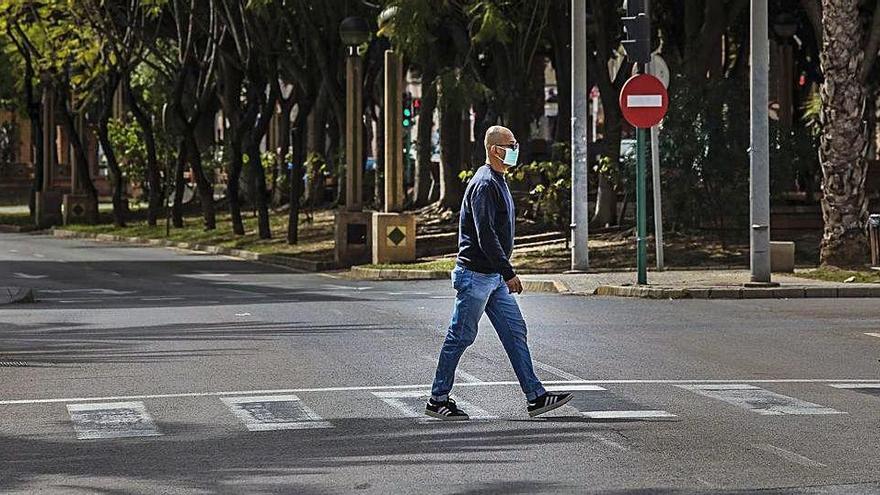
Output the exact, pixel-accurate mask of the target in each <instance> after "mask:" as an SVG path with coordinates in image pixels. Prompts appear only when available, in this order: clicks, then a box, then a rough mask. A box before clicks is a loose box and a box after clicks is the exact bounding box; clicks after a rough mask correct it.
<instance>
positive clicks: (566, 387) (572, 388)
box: [544, 383, 608, 392]
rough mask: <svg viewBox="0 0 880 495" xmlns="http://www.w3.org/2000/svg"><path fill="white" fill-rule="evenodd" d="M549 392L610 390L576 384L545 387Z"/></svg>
mask: <svg viewBox="0 0 880 495" xmlns="http://www.w3.org/2000/svg"><path fill="white" fill-rule="evenodd" d="M544 389H545V390H547V391H548V392H575V391H582V392H583V391H595V392H599V391H603V390H608V389H606V388H602V387H600V386H598V385H589V384H581V383H575V384H572V385H549V386H547V387H544Z"/></svg>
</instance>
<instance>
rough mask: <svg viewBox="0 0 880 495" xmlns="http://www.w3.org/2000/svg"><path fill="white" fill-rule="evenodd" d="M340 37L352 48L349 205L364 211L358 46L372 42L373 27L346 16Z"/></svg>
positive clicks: (348, 91) (348, 93) (348, 83)
mask: <svg viewBox="0 0 880 495" xmlns="http://www.w3.org/2000/svg"><path fill="white" fill-rule="evenodd" d="M339 37H340V38H341V39H342V43H344V44H345V45H346V46H347V47H348V57H347V58H346V60H345V71H346V72H345V102H346V112H345V115H346V117H345V158H346V162H347V164H346V165H347V166H346V171H345V178H346V186H345V188H346V191H345V192H346V194H345V204H346V209H347V210H348V211H361V210H362V209H363V191H361V189H362V188H361V180H362V178H363V171H362V164H361V155H362V154H363V143H362V132H361V125H362V123H363V122H362V118H361V114H362V112H361V107H362V94H361V93H362V89H361V86H363V76H362V74H361V59H360V57H359V56H358V51H357V47H358V45H361V44H363V43H366V42H367V41H368V40H369V39H370V26H369V25H368V24H367V21H366V20H365V19H364V18H362V17H346V18H345V19H343V20H342V22H341V23H340V24H339Z"/></svg>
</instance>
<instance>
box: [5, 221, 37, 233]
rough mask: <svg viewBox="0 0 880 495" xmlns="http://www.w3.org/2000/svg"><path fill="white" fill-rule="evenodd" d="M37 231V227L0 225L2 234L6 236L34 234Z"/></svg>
mask: <svg viewBox="0 0 880 495" xmlns="http://www.w3.org/2000/svg"><path fill="white" fill-rule="evenodd" d="M37 229H38V227H37V226H35V225H9V224H5V223H2V224H0V233H4V234H24V233H28V232H33V231H35V230H37Z"/></svg>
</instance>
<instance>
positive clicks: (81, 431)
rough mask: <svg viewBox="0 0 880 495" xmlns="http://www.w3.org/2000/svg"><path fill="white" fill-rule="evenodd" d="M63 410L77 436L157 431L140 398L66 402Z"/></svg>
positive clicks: (153, 433)
mask: <svg viewBox="0 0 880 495" xmlns="http://www.w3.org/2000/svg"><path fill="white" fill-rule="evenodd" d="M67 412H68V413H69V414H70V419H71V421H73V429H74V430H75V431H76V437H77V438H78V439H80V440H93V439H101V438H127V437H154V436H159V435H161V433H159V430H158V429H157V428H156V424H155V423H154V422H153V418H151V417H150V415H149V414H148V413H147V409H146V408H145V407H144V403H143V402H110V403H99V404H68V405H67Z"/></svg>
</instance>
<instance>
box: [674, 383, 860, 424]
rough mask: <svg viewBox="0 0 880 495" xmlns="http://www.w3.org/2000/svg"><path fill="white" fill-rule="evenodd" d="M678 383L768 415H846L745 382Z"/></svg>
mask: <svg viewBox="0 0 880 495" xmlns="http://www.w3.org/2000/svg"><path fill="white" fill-rule="evenodd" d="M677 386H678V387H680V388H683V389H685V390H690V391H691V392H694V393H697V394H699V395H702V396H705V397H710V398H712V399H717V400H720V401H723V402H727V403H729V404H733V405H735V406H737V407H741V408H743V409H746V410H749V411H752V412H754V413H757V414H761V415H765V416H781V415H786V414H790V415H813V414H846V413H844V412H841V411H838V410H836V409H832V408H830V407H825V406H821V405H819V404H814V403H812V402H807V401H804V400H800V399H795V398H794V397H789V396H787V395H782V394H777V393H775V392H771V391H769V390H765V389H763V388H760V387H756V386H754V385H749V384H745V383H726V384H699V385H677Z"/></svg>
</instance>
